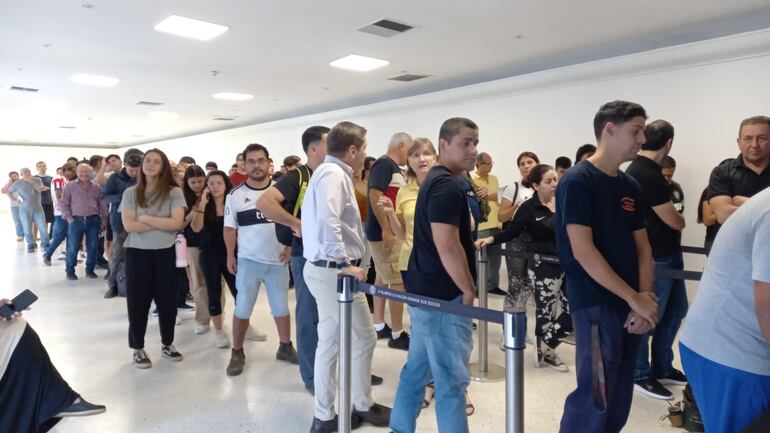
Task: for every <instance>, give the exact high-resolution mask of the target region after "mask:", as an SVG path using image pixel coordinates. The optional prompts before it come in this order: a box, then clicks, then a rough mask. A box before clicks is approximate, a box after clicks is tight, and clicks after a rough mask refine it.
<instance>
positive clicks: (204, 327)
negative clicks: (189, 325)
mask: <svg viewBox="0 0 770 433" xmlns="http://www.w3.org/2000/svg"><path fill="white" fill-rule="evenodd" d="M193 332H194V333H195V335H203V334H205V333H207V332H209V325H208V324H205V323H198V324H196V325H195V329H194V330H193Z"/></svg>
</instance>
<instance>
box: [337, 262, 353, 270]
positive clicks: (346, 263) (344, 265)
mask: <svg viewBox="0 0 770 433" xmlns="http://www.w3.org/2000/svg"><path fill="white" fill-rule="evenodd" d="M348 266H350V262H349V261H347V260H344V261H343V262H342V263H337V269H338V270H342V269H345V268H347V267H348Z"/></svg>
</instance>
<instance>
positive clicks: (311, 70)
mask: <svg viewBox="0 0 770 433" xmlns="http://www.w3.org/2000/svg"><path fill="white" fill-rule="evenodd" d="M172 14H177V15H183V16H187V17H191V18H197V19H202V20H206V21H211V22H214V23H217V24H223V25H226V26H229V27H230V30H229V31H228V32H226V33H224V34H223V35H221V36H219V37H217V38H215V39H213V40H211V41H209V42H199V41H196V40H192V39H185V38H181V37H178V36H173V35H168V34H164V33H159V32H156V31H154V30H153V26H155V25H156V24H157V23H159V22H160V21H162V20H163V19H165V18H167V17H168V16H169V15H172ZM383 18H388V19H391V20H396V21H399V22H402V23H405V24H409V25H412V26H414V29H412V30H410V31H408V32H406V33H403V34H399V35H396V36H394V37H392V38H383V37H379V36H374V35H371V34H367V33H363V32H360V31H357V29H359V28H361V27H363V26H366V25H368V24H371V23H373V22H375V21H378V20H380V19H383ZM768 23H770V2H769V1H768V0H730V1H718V0H710V1H703V0H677V1H670V0H647V1H644V2H620V1H617V0H583V1H570V0H561V1H555V0H540V1H535V0H482V1H478V2H467V1H459V0H421V1H406V0H391V1H387V2H384V1H373V0H359V1H355V2H353V1H344V0H325V1H317V0H293V1H281V2H273V1H256V0H219V1H211V0H131V1H118V0H3V2H2V12H1V13H0V143H5V144H16V145H18V144H29V145H32V144H48V145H67V146H69V145H77V146H98V147H111V146H115V147H117V146H127V145H132V144H140V143H146V142H151V141H156V140H160V139H165V138H172V137H181V136H185V135H191V134H196V133H201V132H206V131H212V130H218V129H225V128H232V127H235V126H242V125H248V124H254V123H259V122H265V121H270V120H276V119H282V118H287V117H294V116H299V115H304V114H311V113H316V112H323V111H328V110H333V109H338V108H344V107H349V106H354V105H360V104H366V103H372V102H377V101H382V100H387V99H393V98H399V97H404V96H410V95H416V94H421V93H426V92H431V91H435V90H440V89H446V88H452V87H458V86H462V85H467V84H471V83H477V82H482V81H488V80H492V79H496V78H502V77H507V76H512V75H517V74H523V73H528V72H533V71H538V70H543V69H550V68H553V67H558V66H565V65H569V64H575V63H581V62H585V61H589V60H595V59H599V58H606V57H612V56H617V55H621V54H628V53H632V52H638V51H644V50H648V49H653V48H658V47H662V46H668V45H675V44H680V43H685V42H693V41H698V40H703V39H709V38H712V37H717V36H723V35H728V34H734V33H740V32H745V31H750V30H756V29H760V28H764V27H767V26H768ZM348 54H360V55H366V56H372V57H377V58H381V59H386V60H389V61H390V64H389V65H388V66H386V67H384V68H381V69H377V70H375V71H372V72H367V73H358V72H350V71H345V70H340V69H335V68H332V67H330V66H329V64H328V63H329V62H330V61H332V60H334V59H337V58H340V57H343V56H345V55H348ZM212 71H217V72H216V73H213V72H212ZM81 72H84V73H93V74H101V75H108V76H113V77H118V78H120V84H119V85H118V86H116V87H113V88H99V87H87V86H82V85H79V84H75V83H73V82H71V81H70V80H69V77H70V76H71V75H73V74H75V73H81ZM402 73H412V74H425V75H429V77H428V78H425V79H422V80H418V81H413V82H406V83H404V82H397V81H392V80H388V78H390V77H393V76H397V75H400V74H402ZM11 86H22V87H31V88H37V89H39V91H38V92H36V93H24V92H15V91H11V90H9V87H11ZM225 91H228V92H240V93H250V94H253V95H255V98H254V99H252V100H249V101H245V102H229V101H221V100H217V99H213V98H212V97H211V95H212V94H214V93H218V92H225ZM139 101H154V102H162V103H163V105H162V106H160V107H147V106H141V105H137V102H139ZM155 110H165V111H173V112H177V113H179V114H180V117H178V118H177V119H175V120H171V121H169V120H153V119H150V118H148V117H147V113H148V112H150V111H155ZM216 117H235V119H234V120H231V121H222V120H213V119H214V118H216ZM62 126H68V127H74V128H67V129H63V128H61V127H62Z"/></svg>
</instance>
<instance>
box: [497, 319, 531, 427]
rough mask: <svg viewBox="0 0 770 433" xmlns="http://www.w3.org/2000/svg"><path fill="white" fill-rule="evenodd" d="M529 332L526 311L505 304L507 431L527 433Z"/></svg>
mask: <svg viewBox="0 0 770 433" xmlns="http://www.w3.org/2000/svg"><path fill="white" fill-rule="evenodd" d="M526 335H527V316H526V312H525V311H518V310H514V309H513V308H512V307H510V306H506V308H505V310H504V311H503V348H504V349H505V432H506V433H524V348H525V346H526Z"/></svg>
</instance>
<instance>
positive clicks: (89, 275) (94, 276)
mask: <svg viewBox="0 0 770 433" xmlns="http://www.w3.org/2000/svg"><path fill="white" fill-rule="evenodd" d="M86 278H90V279H92V280H93V279H96V278H99V276H98V275H96V272H94V271H91V272H87V271H86Z"/></svg>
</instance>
